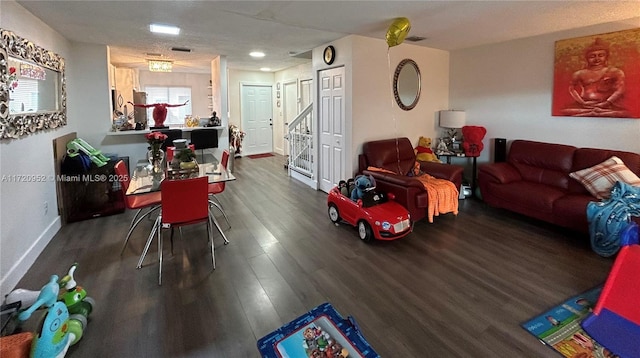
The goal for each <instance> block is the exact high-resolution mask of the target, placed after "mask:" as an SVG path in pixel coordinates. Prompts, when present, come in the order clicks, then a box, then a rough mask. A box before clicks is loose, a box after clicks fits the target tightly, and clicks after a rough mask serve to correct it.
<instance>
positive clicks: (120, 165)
mask: <svg viewBox="0 0 640 358" xmlns="http://www.w3.org/2000/svg"><path fill="white" fill-rule="evenodd" d="M114 170H115V174H116V176H117V178H118V181H119V182H120V190H121V191H122V196H123V197H124V203H125V205H126V207H127V209H132V210H135V209H138V211H137V212H136V215H135V216H134V217H133V219H132V220H131V224H129V232H127V237H126V238H125V239H124V244H123V245H122V250H120V255H122V253H124V249H125V248H126V247H127V243H128V242H129V238H130V237H131V233H132V232H133V230H134V229H135V228H136V226H138V224H139V223H140V222H141V221H142V220H143V219H144V218H145V217H147V216H149V214H151V213H152V212H153V211H154V210H156V209H158V208H159V207H160V202H161V195H160V192H152V193H146V194H135V195H127V189H129V183H130V182H131V178H130V177H129V170H128V169H127V166H126V164H124V161H122V160H120V161H118V162H117V163H116V165H115V166H114ZM143 209H149V210H147V211H146V212H144V213H142V210H143ZM141 214H142V215H141Z"/></svg>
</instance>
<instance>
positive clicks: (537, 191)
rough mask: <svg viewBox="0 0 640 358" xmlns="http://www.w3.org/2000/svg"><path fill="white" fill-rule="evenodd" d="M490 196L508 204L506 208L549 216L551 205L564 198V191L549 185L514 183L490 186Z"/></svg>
mask: <svg viewBox="0 0 640 358" xmlns="http://www.w3.org/2000/svg"><path fill="white" fill-rule="evenodd" d="M490 187H491V195H492V196H493V197H495V198H497V199H499V200H501V201H504V202H507V203H510V205H507V207H511V206H518V207H523V208H528V210H534V211H540V212H542V213H547V214H551V213H552V212H553V203H554V202H555V201H556V200H557V199H558V198H560V197H562V196H564V195H565V193H564V191H562V190H560V189H557V188H554V187H552V186H549V185H545V184H539V183H532V182H526V181H516V182H512V183H508V184H490Z"/></svg>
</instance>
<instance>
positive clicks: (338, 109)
mask: <svg viewBox="0 0 640 358" xmlns="http://www.w3.org/2000/svg"><path fill="white" fill-rule="evenodd" d="M318 79H319V83H318V97H319V113H318V116H319V118H318V127H319V134H320V135H319V138H320V143H319V153H318V155H319V166H318V178H319V187H320V190H322V191H324V192H326V193H328V192H329V190H331V188H333V187H334V186H336V185H337V184H338V182H339V181H340V180H343V179H347V178H346V173H345V154H344V152H345V151H344V148H345V146H346V145H347V143H345V135H344V132H345V120H346V119H345V108H344V106H345V103H344V67H337V68H332V69H329V70H323V71H320V73H319V76H318Z"/></svg>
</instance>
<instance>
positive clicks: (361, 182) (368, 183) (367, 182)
mask: <svg viewBox="0 0 640 358" xmlns="http://www.w3.org/2000/svg"><path fill="white" fill-rule="evenodd" d="M373 181H374V179H373V177H367V176H366V175H358V176H357V177H356V179H355V181H354V184H355V189H354V190H353V191H351V200H353V201H358V199H361V198H362V197H363V196H364V193H365V192H366V191H368V190H372V189H374V188H375V184H373Z"/></svg>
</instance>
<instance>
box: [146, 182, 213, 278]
mask: <svg viewBox="0 0 640 358" xmlns="http://www.w3.org/2000/svg"><path fill="white" fill-rule="evenodd" d="M207 182H208V179H207V177H204V176H203V177H197V178H192V179H183V180H163V181H162V183H160V191H161V192H162V208H161V210H160V214H159V215H158V217H157V219H156V222H155V224H154V225H153V229H152V230H151V233H150V234H149V238H148V239H147V243H146V244H145V247H144V251H143V253H142V256H140V261H138V266H137V268H141V267H142V261H144V257H145V256H146V254H147V251H148V250H149V246H150V245H151V242H152V241H153V237H154V236H155V235H156V234H157V235H158V263H159V266H160V267H159V268H158V284H159V285H162V251H163V250H162V229H173V228H174V227H182V226H185V225H192V224H197V223H202V222H206V223H207V237H208V239H209V242H210V243H211V261H212V263H213V269H214V270H215V268H216V257H215V248H214V245H213V230H212V227H213V218H212V215H211V214H210V212H209V198H208V193H207ZM171 243H172V244H171V247H172V251H173V230H172V231H171Z"/></svg>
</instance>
